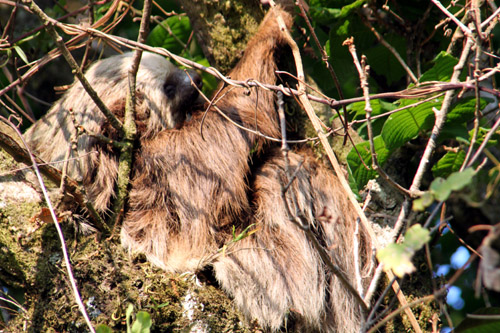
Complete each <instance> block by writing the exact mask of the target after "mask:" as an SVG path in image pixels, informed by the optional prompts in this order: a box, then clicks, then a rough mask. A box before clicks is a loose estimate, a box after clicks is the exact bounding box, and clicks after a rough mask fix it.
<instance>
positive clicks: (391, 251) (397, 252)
mask: <svg viewBox="0 0 500 333" xmlns="http://www.w3.org/2000/svg"><path fill="white" fill-rule="evenodd" d="M411 257H412V253H411V251H408V249H407V248H406V247H405V246H404V245H403V244H389V245H387V246H386V247H385V248H383V249H381V250H379V251H377V259H378V261H379V262H381V263H383V264H384V269H385V270H392V271H393V272H394V274H396V275H397V276H398V277H403V276H404V275H405V274H409V273H412V272H414V271H415V266H413V264H412V262H411Z"/></svg>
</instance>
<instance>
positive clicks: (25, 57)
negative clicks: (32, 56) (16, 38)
mask: <svg viewBox="0 0 500 333" xmlns="http://www.w3.org/2000/svg"><path fill="white" fill-rule="evenodd" d="M14 50H16V53H17V55H18V56H19V58H21V59H22V60H23V61H24V63H25V64H26V65H28V64H29V61H28V57H27V56H26V53H24V51H23V49H22V48H21V47H20V46H19V45H14Z"/></svg>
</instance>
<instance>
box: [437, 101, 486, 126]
mask: <svg viewBox="0 0 500 333" xmlns="http://www.w3.org/2000/svg"><path fill="white" fill-rule="evenodd" d="M487 104H488V102H487V101H486V100H485V99H484V98H481V99H480V101H479V109H480V110H482V109H484V108H485V107H486V105H487ZM475 109H476V98H475V97H466V98H462V99H460V100H459V101H458V103H456V104H454V105H453V106H452V108H451V109H450V112H448V114H447V116H446V124H448V123H452V122H458V123H464V122H467V121H470V120H472V119H473V118H474V111H475Z"/></svg>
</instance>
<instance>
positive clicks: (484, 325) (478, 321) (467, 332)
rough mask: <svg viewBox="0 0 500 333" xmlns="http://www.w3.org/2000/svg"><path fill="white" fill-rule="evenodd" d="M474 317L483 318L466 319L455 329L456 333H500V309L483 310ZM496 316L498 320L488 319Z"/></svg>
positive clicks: (475, 313) (476, 312) (478, 311)
mask: <svg viewBox="0 0 500 333" xmlns="http://www.w3.org/2000/svg"><path fill="white" fill-rule="evenodd" d="M473 314H474V315H482V316H483V318H465V319H464V320H463V321H462V322H461V323H460V324H458V326H457V327H456V328H455V330H454V332H455V333H496V332H500V319H498V316H499V315H500V308H498V307H491V308H482V309H479V310H477V311H475V312H474V313H473ZM488 316H495V317H496V318H491V319H490V318H488Z"/></svg>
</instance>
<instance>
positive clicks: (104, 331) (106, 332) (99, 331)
mask: <svg viewBox="0 0 500 333" xmlns="http://www.w3.org/2000/svg"><path fill="white" fill-rule="evenodd" d="M95 331H96V333H112V332H113V330H111V328H109V326H107V325H104V324H100V325H98V326H97V327H96V330H95Z"/></svg>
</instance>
